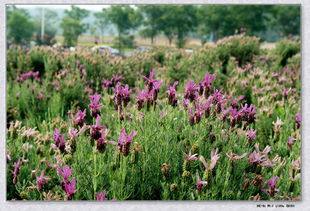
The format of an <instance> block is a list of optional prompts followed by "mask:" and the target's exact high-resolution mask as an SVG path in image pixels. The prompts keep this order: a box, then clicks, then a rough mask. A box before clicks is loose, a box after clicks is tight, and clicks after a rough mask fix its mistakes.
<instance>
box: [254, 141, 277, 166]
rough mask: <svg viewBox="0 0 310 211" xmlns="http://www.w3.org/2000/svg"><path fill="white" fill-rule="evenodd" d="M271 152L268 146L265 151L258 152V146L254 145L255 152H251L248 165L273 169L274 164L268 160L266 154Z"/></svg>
mask: <svg viewBox="0 0 310 211" xmlns="http://www.w3.org/2000/svg"><path fill="white" fill-rule="evenodd" d="M270 151H271V147H270V146H266V147H265V149H264V150H263V151H262V152H261V151H260V150H259V145H258V144H255V151H254V152H252V153H251V154H250V156H249V158H248V161H249V162H250V163H254V164H256V165H258V166H268V167H273V166H274V164H273V163H272V161H271V160H270V159H269V158H268V153H269V152H270Z"/></svg>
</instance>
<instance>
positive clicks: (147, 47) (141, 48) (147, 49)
mask: <svg viewBox="0 0 310 211" xmlns="http://www.w3.org/2000/svg"><path fill="white" fill-rule="evenodd" d="M151 49H152V48H151V47H149V46H139V47H137V49H136V50H137V51H139V52H147V51H149V50H151Z"/></svg>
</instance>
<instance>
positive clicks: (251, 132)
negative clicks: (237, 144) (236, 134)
mask: <svg viewBox="0 0 310 211" xmlns="http://www.w3.org/2000/svg"><path fill="white" fill-rule="evenodd" d="M247 135H248V140H249V142H252V141H253V140H254V139H255V138H256V130H254V129H251V130H248V134H247Z"/></svg>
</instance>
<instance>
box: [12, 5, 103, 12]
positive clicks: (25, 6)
mask: <svg viewBox="0 0 310 211" xmlns="http://www.w3.org/2000/svg"><path fill="white" fill-rule="evenodd" d="M15 6H16V7H21V8H36V7H44V8H62V9H70V7H71V5H34V4H32V5H15ZM75 6H77V7H80V8H83V9H87V10H94V11H101V9H102V8H104V7H109V5H98V4H96V5H75Z"/></svg>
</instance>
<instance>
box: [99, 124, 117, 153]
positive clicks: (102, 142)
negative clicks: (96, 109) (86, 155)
mask: <svg viewBox="0 0 310 211" xmlns="http://www.w3.org/2000/svg"><path fill="white" fill-rule="evenodd" d="M109 132H110V130H108V129H106V128H105V129H103V130H102V131H101V137H100V138H99V139H98V140H97V151H98V152H103V151H104V150H105V147H106V144H112V145H118V144H117V143H116V142H114V141H108V140H107V137H108V135H109Z"/></svg>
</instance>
